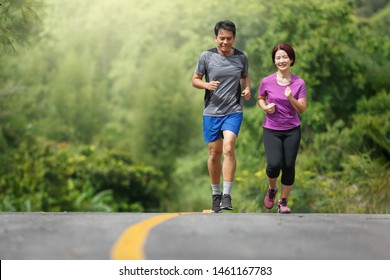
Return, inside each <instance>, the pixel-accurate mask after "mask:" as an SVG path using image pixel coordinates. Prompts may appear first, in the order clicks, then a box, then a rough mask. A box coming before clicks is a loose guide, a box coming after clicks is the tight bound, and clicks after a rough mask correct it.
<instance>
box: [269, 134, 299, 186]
mask: <svg viewBox="0 0 390 280" xmlns="http://www.w3.org/2000/svg"><path fill="white" fill-rule="evenodd" d="M263 139H264V148H265V154H266V156H267V168H266V172H267V176H268V177H269V178H277V177H279V174H280V170H282V180H281V182H282V184H283V185H286V186H291V185H293V184H294V180H295V160H296V158H297V155H298V149H299V144H300V142H301V127H300V126H298V127H295V128H293V129H289V130H272V129H268V128H263Z"/></svg>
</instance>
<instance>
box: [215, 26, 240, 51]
mask: <svg viewBox="0 0 390 280" xmlns="http://www.w3.org/2000/svg"><path fill="white" fill-rule="evenodd" d="M235 40H236V37H235V36H233V32H232V31H228V30H225V29H220V30H219V31H218V36H216V37H215V43H216V44H217V47H218V49H219V51H220V52H221V53H222V54H223V55H230V54H231V51H232V47H233V43H234V41H235Z"/></svg>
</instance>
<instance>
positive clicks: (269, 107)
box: [264, 103, 275, 114]
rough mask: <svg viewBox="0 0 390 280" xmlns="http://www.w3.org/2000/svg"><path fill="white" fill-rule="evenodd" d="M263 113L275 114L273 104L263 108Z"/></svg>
mask: <svg viewBox="0 0 390 280" xmlns="http://www.w3.org/2000/svg"><path fill="white" fill-rule="evenodd" d="M264 111H266V112H267V113H268V114H273V113H274V112H275V103H269V104H267V106H265V107H264Z"/></svg>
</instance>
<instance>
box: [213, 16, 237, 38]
mask: <svg viewBox="0 0 390 280" xmlns="http://www.w3.org/2000/svg"><path fill="white" fill-rule="evenodd" d="M220 29H225V30H228V31H231V32H232V33H233V36H236V25H235V24H234V23H233V22H231V21H230V20H222V21H219V22H217V23H216V24H215V27H214V33H215V36H218V32H219V30H220Z"/></svg>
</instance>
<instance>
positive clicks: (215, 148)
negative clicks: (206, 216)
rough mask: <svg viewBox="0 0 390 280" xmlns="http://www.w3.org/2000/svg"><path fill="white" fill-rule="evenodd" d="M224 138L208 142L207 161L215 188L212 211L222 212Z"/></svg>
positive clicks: (213, 187) (212, 184)
mask: <svg viewBox="0 0 390 280" xmlns="http://www.w3.org/2000/svg"><path fill="white" fill-rule="evenodd" d="M222 144H223V142H222V138H221V139H218V140H217V141H215V142H210V143H209V144H208V147H209V157H208V161H207V166H208V170H209V175H210V181H211V186H212V189H213V196H212V199H213V201H212V205H211V211H212V212H216V213H218V212H221V201H222V194H221V187H220V182H219V181H220V179H221V168H222V163H221V159H222Z"/></svg>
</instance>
